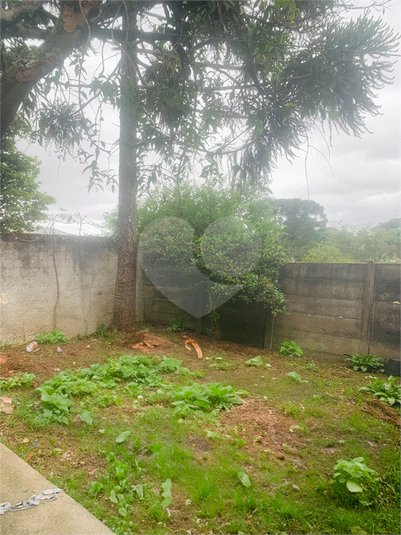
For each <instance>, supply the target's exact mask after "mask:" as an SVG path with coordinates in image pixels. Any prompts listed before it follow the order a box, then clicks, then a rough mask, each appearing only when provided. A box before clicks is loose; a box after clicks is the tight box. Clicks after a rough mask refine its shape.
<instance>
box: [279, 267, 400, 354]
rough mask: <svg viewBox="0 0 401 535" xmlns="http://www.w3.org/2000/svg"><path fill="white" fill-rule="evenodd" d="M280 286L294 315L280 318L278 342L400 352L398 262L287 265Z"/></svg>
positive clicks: (327, 350)
mask: <svg viewBox="0 0 401 535" xmlns="http://www.w3.org/2000/svg"><path fill="white" fill-rule="evenodd" d="M281 287H282V289H283V292H284V294H285V295H286V297H287V299H288V310H289V311H290V312H291V315H290V316H280V317H279V318H277V321H276V322H275V326H274V338H273V339H274V344H275V346H277V344H278V343H279V342H281V341H283V340H288V339H292V340H295V341H296V342H297V343H298V344H300V345H301V346H302V347H304V348H307V349H315V351H316V352H317V353H318V354H336V355H342V354H344V353H348V354H353V353H362V354H366V353H374V354H378V355H380V356H383V357H396V358H398V357H399V350H400V330H399V327H400V304H399V302H400V265H399V264H373V263H368V264H302V263H293V264H287V266H285V268H284V270H283V272H282V277H281ZM394 301H395V303H394Z"/></svg>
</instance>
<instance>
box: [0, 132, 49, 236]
mask: <svg viewBox="0 0 401 535" xmlns="http://www.w3.org/2000/svg"><path fill="white" fill-rule="evenodd" d="M0 166H1V167H0V168H1V191H0V230H1V232H3V233H8V232H20V233H23V232H32V231H34V230H35V228H36V226H37V223H38V222H40V221H44V220H46V218H47V214H46V211H47V209H48V206H49V205H50V204H54V203H55V202H56V199H54V198H53V197H51V196H50V195H47V194H46V193H42V192H40V191H39V187H40V184H41V183H40V182H38V181H37V180H36V179H37V178H38V175H39V162H38V160H37V159H36V158H31V157H29V156H26V155H25V154H23V153H22V152H21V151H19V150H18V149H17V148H16V147H15V144H14V142H13V140H12V139H10V138H7V137H6V138H3V139H2V141H1V151H0Z"/></svg>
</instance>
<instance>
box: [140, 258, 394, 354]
mask: <svg viewBox="0 0 401 535" xmlns="http://www.w3.org/2000/svg"><path fill="white" fill-rule="evenodd" d="M280 284H281V287H282V290H283V292H284V294H285V295H286V297H287V300H288V304H287V308H288V310H289V312H290V315H288V316H285V315H279V316H278V317H277V318H275V319H274V321H273V318H272V316H271V314H270V312H269V311H267V310H265V309H263V308H261V307H260V306H258V305H246V306H245V305H244V304H242V303H241V302H236V303H234V302H232V301H230V302H228V303H226V304H224V305H223V306H222V307H220V308H219V309H218V312H219V314H220V321H219V330H220V336H221V338H222V339H225V340H231V341H235V342H239V343H244V344H248V345H252V346H255V347H265V348H269V347H272V348H274V349H278V347H279V345H280V343H281V342H283V341H285V340H295V341H296V342H297V343H298V344H299V345H301V346H302V348H303V349H304V350H314V351H315V354H316V355H320V356H327V357H329V356H342V355H343V354H344V353H346V354H353V353H363V354H366V353H368V352H371V353H374V354H377V355H380V356H382V357H393V358H394V357H395V358H398V357H399V351H400V304H399V303H400V301H401V298H400V265H399V264H373V263H368V264H304V263H291V264H287V266H285V268H284V269H283V271H282V275H281V280H280ZM143 297H144V316H145V319H147V320H150V321H155V322H159V323H166V324H168V323H169V322H170V321H171V320H173V319H178V318H179V319H182V320H183V321H184V322H185V323H187V324H188V325H189V326H192V327H193V328H197V330H198V331H199V332H208V331H209V330H210V328H211V325H210V322H208V321H207V320H205V318H202V320H201V321H199V320H198V321H196V320H195V319H194V318H191V317H190V316H188V315H187V314H185V313H184V312H183V311H182V310H180V309H179V308H178V307H177V306H175V305H174V304H173V303H171V302H169V301H168V300H167V299H166V298H165V297H164V296H163V295H162V294H161V293H160V292H159V291H157V290H156V289H155V288H154V287H153V286H152V284H151V283H150V282H149V281H148V280H147V279H146V278H145V279H144V293H143Z"/></svg>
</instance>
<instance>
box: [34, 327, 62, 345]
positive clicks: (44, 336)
mask: <svg viewBox="0 0 401 535" xmlns="http://www.w3.org/2000/svg"><path fill="white" fill-rule="evenodd" d="M68 340H69V339H68V338H67V336H66V335H65V333H64V332H63V331H59V330H58V329H54V330H53V331H51V332H50V333H39V334H38V335H37V336H36V341H37V342H38V343H39V344H60V343H62V342H68Z"/></svg>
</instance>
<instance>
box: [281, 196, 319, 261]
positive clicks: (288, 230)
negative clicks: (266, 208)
mask: <svg viewBox="0 0 401 535" xmlns="http://www.w3.org/2000/svg"><path fill="white" fill-rule="evenodd" d="M272 202H273V206H274V209H275V213H276V217H277V220H278V221H279V222H280V224H281V225H282V226H283V229H284V231H285V238H284V244H285V248H286V251H287V254H288V257H289V258H290V259H292V260H302V258H303V256H304V255H305V253H306V252H307V250H308V249H309V248H311V247H312V246H313V244H316V243H319V242H321V241H323V240H324V237H325V235H324V230H325V228H326V224H327V217H326V214H325V213H324V207H323V206H321V205H320V204H318V203H317V202H315V201H310V200H302V199H274V200H273V201H272Z"/></svg>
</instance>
